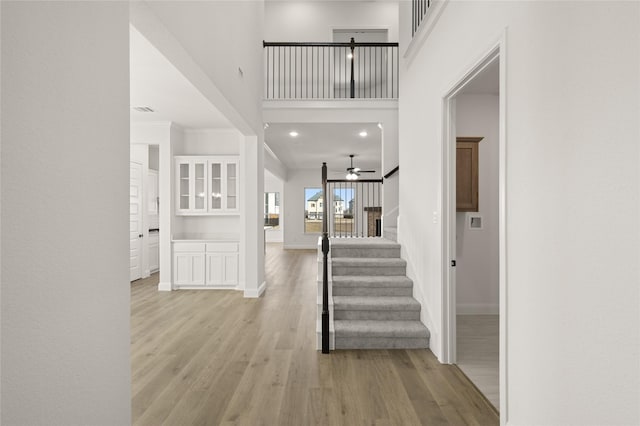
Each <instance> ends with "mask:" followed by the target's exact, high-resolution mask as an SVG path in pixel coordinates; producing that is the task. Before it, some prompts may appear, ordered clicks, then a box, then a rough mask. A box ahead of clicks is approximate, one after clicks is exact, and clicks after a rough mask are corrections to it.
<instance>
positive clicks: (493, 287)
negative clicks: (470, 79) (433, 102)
mask: <svg viewBox="0 0 640 426" xmlns="http://www.w3.org/2000/svg"><path fill="white" fill-rule="evenodd" d="M498 110H499V105H498V96H497V95H483V94H467V95H460V96H457V97H456V131H457V136H481V137H483V138H484V139H482V141H480V143H479V144H478V147H479V155H478V186H479V188H478V189H479V191H478V192H479V196H478V201H479V202H478V211H477V212H459V213H456V218H457V223H456V231H457V239H456V260H457V265H456V302H457V313H458V314H497V313H498V296H499V288H498V284H499V275H498V272H499V271H498V265H499V257H498V119H499V117H498ZM477 215H480V216H481V217H482V229H470V228H469V216H477Z"/></svg>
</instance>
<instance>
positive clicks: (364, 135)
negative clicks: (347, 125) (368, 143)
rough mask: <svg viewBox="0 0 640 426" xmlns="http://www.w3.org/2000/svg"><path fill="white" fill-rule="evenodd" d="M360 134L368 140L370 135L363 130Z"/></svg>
mask: <svg viewBox="0 0 640 426" xmlns="http://www.w3.org/2000/svg"><path fill="white" fill-rule="evenodd" d="M359 134H360V136H361V137H363V138H366V137H367V134H368V133H367V132H366V131H364V130H363V131H361V132H360V133H359Z"/></svg>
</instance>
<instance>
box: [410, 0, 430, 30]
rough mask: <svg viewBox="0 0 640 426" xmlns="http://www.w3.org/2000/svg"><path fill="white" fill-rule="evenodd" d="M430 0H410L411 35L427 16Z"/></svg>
mask: <svg viewBox="0 0 640 426" xmlns="http://www.w3.org/2000/svg"><path fill="white" fill-rule="evenodd" d="M431 3H432V0H411V37H413V36H414V35H415V33H416V31H418V27H420V24H421V23H422V21H423V20H424V17H425V16H427V12H428V10H429V8H430V7H431Z"/></svg>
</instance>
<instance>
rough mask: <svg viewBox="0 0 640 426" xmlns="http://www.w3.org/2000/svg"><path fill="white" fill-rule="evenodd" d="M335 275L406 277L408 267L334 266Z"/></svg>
mask: <svg viewBox="0 0 640 426" xmlns="http://www.w3.org/2000/svg"><path fill="white" fill-rule="evenodd" d="M332 270H333V275H373V276H391V275H406V271H407V267H406V266H371V267H362V266H337V265H335V264H334V265H333V266H332Z"/></svg>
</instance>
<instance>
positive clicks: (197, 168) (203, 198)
mask: <svg viewBox="0 0 640 426" xmlns="http://www.w3.org/2000/svg"><path fill="white" fill-rule="evenodd" d="M193 168H194V172H193V173H194V188H193V195H194V206H193V209H194V210H198V211H206V210H207V194H206V189H205V188H206V184H207V178H206V175H205V173H206V170H207V163H198V162H195V163H194V165H193Z"/></svg>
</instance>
